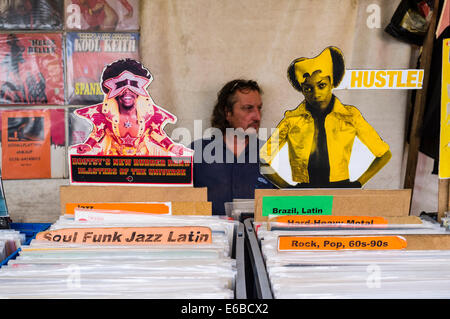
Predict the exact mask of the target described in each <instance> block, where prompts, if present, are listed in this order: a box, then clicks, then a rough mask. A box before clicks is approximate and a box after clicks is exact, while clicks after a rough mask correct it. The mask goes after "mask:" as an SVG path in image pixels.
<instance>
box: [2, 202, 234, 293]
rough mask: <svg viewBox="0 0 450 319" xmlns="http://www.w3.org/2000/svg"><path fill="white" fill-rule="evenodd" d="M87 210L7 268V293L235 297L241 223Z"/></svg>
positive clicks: (66, 220) (54, 229)
mask: <svg viewBox="0 0 450 319" xmlns="http://www.w3.org/2000/svg"><path fill="white" fill-rule="evenodd" d="M80 211H82V210H80ZM80 211H78V210H76V211H75V215H71V216H70V215H65V216H61V217H60V219H59V220H58V221H57V222H55V223H54V224H53V225H52V226H51V227H50V228H49V229H48V230H47V231H45V232H41V233H39V234H37V236H36V239H34V240H32V241H31V242H30V244H29V245H26V246H23V247H22V249H21V252H20V254H19V256H18V257H17V258H16V259H14V260H10V261H9V262H8V264H7V266H5V267H2V269H1V270H0V287H1V289H0V297H1V298H41V299H43V298H77V299H82V298H140V299H141V298H157V299H174V298H181V299H183V298H190V299H194V298H201V299H216V298H217V299H219V298H220V299H229V298H234V287H235V278H236V260H235V259H233V258H232V246H233V236H234V230H235V226H236V223H235V222H234V221H230V220H226V219H221V218H219V217H213V216H172V215H167V216H166V215H161V216H159V215H149V214H139V213H126V214H123V213H117V212H111V211H108V212H104V211H94V210H92V211H90V212H86V211H84V212H82V214H79V213H80ZM88 215H90V217H89V218H87V216H88ZM80 216H82V217H80Z"/></svg>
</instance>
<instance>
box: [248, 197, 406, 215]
mask: <svg viewBox="0 0 450 319" xmlns="http://www.w3.org/2000/svg"><path fill="white" fill-rule="evenodd" d="M292 196H293V197H294V198H295V197H297V198H301V197H305V198H308V197H309V198H314V196H316V198H320V199H324V200H325V199H326V201H324V202H322V203H321V204H320V205H324V203H328V204H327V207H328V208H327V209H329V206H330V205H331V213H329V211H328V210H326V209H324V208H320V207H318V206H317V207H315V208H316V209H317V211H313V208H314V207H304V209H303V210H302V207H301V206H302V205H300V208H297V210H296V211H294V210H291V211H289V210H288V209H289V207H287V208H286V209H287V210H285V211H281V212H278V214H277V215H279V216H281V215H305V213H306V214H307V215H332V216H381V217H400V216H408V215H409V208H410V198H411V190H409V189H399V190H366V189H277V190H270V189H256V190H255V221H257V222H258V221H267V220H268V218H269V213H268V212H267V211H266V209H267V208H265V207H264V201H266V202H267V199H266V198H270V197H275V198H277V197H278V198H281V197H286V198H288V197H292ZM330 197H331V198H330ZM286 200H287V201H288V202H290V200H288V199H286ZM269 203H270V200H269ZM272 203H275V205H276V203H277V201H273V202H272ZM292 203H293V205H296V204H295V200H293V201H292ZM291 208H292V206H291ZM270 209H271V206H269V210H270ZM308 209H310V210H309V211H308ZM319 209H322V211H319ZM272 212H273V207H272ZM324 212H325V213H326V214H324ZM272 215H273V214H272Z"/></svg>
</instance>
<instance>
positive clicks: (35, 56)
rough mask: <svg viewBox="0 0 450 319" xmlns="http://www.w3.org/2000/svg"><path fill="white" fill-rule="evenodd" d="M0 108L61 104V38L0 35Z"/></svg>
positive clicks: (39, 35)
mask: <svg viewBox="0 0 450 319" xmlns="http://www.w3.org/2000/svg"><path fill="white" fill-rule="evenodd" d="M0 104H3V105H6V104H17V105H23V104H34V105H38V104H41V105H42V104H51V105H62V104H64V69H63V55H62V35H61V34H56V33H48V34H41V33H39V34H38V33H25V34H18V33H10V34H0Z"/></svg>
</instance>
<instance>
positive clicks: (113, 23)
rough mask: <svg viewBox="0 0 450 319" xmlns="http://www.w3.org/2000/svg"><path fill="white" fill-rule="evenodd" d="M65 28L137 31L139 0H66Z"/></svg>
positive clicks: (73, 29)
mask: <svg viewBox="0 0 450 319" xmlns="http://www.w3.org/2000/svg"><path fill="white" fill-rule="evenodd" d="M65 17H66V19H65V21H66V29H67V30H72V31H135V30H136V31H137V30H139V0H119V1H117V0H66V3H65Z"/></svg>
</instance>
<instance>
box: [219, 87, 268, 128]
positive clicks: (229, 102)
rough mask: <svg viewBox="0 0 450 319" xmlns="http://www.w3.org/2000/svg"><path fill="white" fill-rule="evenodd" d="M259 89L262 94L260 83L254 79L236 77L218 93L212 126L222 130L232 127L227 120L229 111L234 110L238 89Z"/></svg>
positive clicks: (244, 90)
mask: <svg viewBox="0 0 450 319" xmlns="http://www.w3.org/2000/svg"><path fill="white" fill-rule="evenodd" d="M238 90H239V91H243V92H246V91H257V92H258V93H260V94H262V90H261V88H260V87H259V85H258V83H256V81H253V80H242V79H236V80H232V81H230V82H228V83H227V84H225V85H224V86H223V88H222V89H221V90H220V91H219V93H218V94H217V102H216V105H215V106H214V110H213V114H212V118H211V126H212V127H215V128H218V129H220V130H221V131H222V132H225V130H226V129H227V128H228V127H230V123H228V121H227V113H228V112H233V105H234V103H236V97H235V93H236V91H238Z"/></svg>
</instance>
